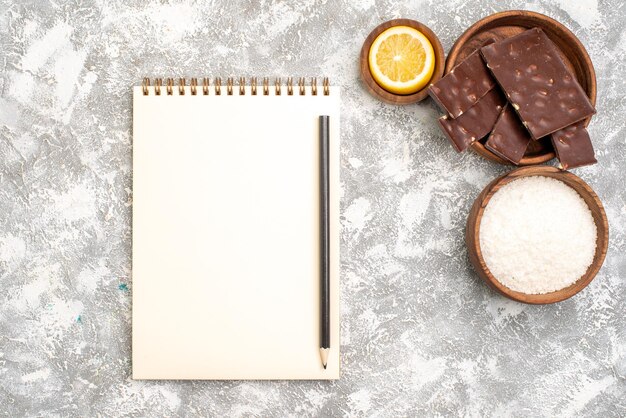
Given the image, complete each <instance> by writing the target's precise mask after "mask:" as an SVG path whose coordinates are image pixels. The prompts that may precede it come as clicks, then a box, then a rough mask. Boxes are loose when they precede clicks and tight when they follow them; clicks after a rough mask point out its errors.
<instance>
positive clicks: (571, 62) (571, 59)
mask: <svg viewBox="0 0 626 418" xmlns="http://www.w3.org/2000/svg"><path fill="white" fill-rule="evenodd" d="M533 27H537V28H541V29H542V30H543V31H544V32H545V33H546V35H548V37H549V38H550V39H551V40H552V42H554V43H555V45H556V46H557V47H558V49H559V51H560V53H561V58H563V62H564V63H565V65H567V67H568V68H569V69H570V71H571V72H572V74H574V75H575V76H576V78H577V79H578V82H579V83H580V85H581V86H582V88H583V90H585V92H586V93H587V96H589V99H590V100H591V103H592V104H593V105H594V106H595V104H596V94H597V85H596V72H595V70H594V68H593V63H592V62H591V59H590V58H589V54H587V50H586V49H585V47H584V46H583V44H582V43H581V42H580V40H578V38H577V37H576V36H575V35H574V34H573V33H572V32H571V31H570V30H569V29H567V28H566V27H565V26H563V25H562V24H561V23H559V22H557V21H556V20H554V19H552V18H550V17H548V16H545V15H542V14H540V13H536V12H528V11H522V10H509V11H506V12H500V13H495V14H493V15H491V16H487V17H486V18H484V19H481V20H479V21H478V22H476V23H474V24H473V25H472V26H470V27H469V29H467V30H466V31H465V32H464V33H463V35H461V36H460V37H459V38H458V39H457V40H456V42H455V43H454V45H453V46H452V49H451V50H450V53H449V54H448V59H447V61H446V68H445V71H444V74H448V73H449V72H450V71H451V70H452V68H454V67H455V66H456V65H457V64H459V63H460V62H461V61H463V60H464V59H465V58H466V57H467V56H468V55H469V54H471V53H472V52H474V51H476V50H477V49H478V48H480V47H481V46H483V45H484V43H485V42H487V41H489V40H491V39H492V40H495V41H496V42H497V41H500V40H502V39H505V38H509V37H511V36H514V35H517V34H518V33H521V32H523V31H525V30H527V29H530V28H533ZM590 120H591V117H589V118H587V120H586V125H588V124H589V121H590ZM586 125H585V126H586ZM472 149H473V150H474V151H475V152H477V153H478V154H480V155H482V156H483V157H485V158H487V159H488V160H491V161H495V162H498V163H500V164H511V163H510V162H508V161H506V160H504V159H502V158H500V157H498V156H497V155H495V154H494V153H492V152H491V151H489V150H488V149H487V148H485V146H484V145H483V144H482V143H480V142H478V141H476V142H474V144H472ZM554 157H555V153H554V149H553V148H552V144H551V143H550V140H549V138H544V139H543V140H541V141H539V142H536V141H533V142H531V147H529V149H528V150H527V151H526V154H525V155H524V157H523V158H522V160H521V161H520V165H535V164H541V163H545V162H546V161H549V160H551V159H552V158H554Z"/></svg>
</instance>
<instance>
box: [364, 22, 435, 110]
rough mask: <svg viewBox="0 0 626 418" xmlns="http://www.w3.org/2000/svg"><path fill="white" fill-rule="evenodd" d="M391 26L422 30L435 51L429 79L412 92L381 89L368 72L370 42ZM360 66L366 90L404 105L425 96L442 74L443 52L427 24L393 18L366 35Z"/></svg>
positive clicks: (388, 100) (389, 101) (393, 102)
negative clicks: (424, 84)
mask: <svg viewBox="0 0 626 418" xmlns="http://www.w3.org/2000/svg"><path fill="white" fill-rule="evenodd" d="M392 26H410V27H412V28H414V29H417V30H418V31H420V32H422V33H423V34H424V36H426V38H428V40H429V41H430V43H431V45H432V46H433V50H434V51H435V71H434V72H433V76H432V78H431V79H430V81H429V82H428V84H427V85H426V87H424V88H423V89H422V90H420V91H418V92H415V93H413V94H407V95H402V94H395V93H391V92H389V91H387V90H385V89H383V88H382V87H381V86H379V85H378V83H377V82H376V80H374V77H372V73H371V72H370V65H369V62H368V56H369V52H370V48H371V47H372V43H373V42H374V40H375V39H376V38H377V37H378V35H380V34H381V33H383V32H384V31H385V30H387V29H389V28H390V27H392ZM360 66H361V78H362V79H363V81H364V82H365V85H366V87H367V90H368V91H369V92H370V93H371V94H373V95H374V96H375V97H377V98H379V99H380V100H382V101H384V102H387V103H390V104H395V105H405V104H410V103H416V102H419V101H422V100H424V99H425V98H426V96H428V85H430V84H432V83H434V82H435V81H437V80H439V79H440V78H441V76H442V75H443V69H444V66H445V55H444V52H443V47H442V46H441V42H439V38H437V35H435V33H434V32H433V31H432V30H430V29H429V28H428V27H427V26H425V25H423V24H421V23H420V22H417V21H415V20H411V19H394V20H390V21H388V22H385V23H382V24H380V25H378V26H376V28H375V29H374V30H373V31H372V32H371V33H370V34H369V35H368V36H367V38H366V39H365V42H364V43H363V47H362V48H361V65H360Z"/></svg>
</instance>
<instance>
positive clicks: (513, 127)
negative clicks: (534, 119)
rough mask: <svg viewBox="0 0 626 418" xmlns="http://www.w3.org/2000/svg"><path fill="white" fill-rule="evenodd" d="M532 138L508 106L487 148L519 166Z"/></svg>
mask: <svg viewBox="0 0 626 418" xmlns="http://www.w3.org/2000/svg"><path fill="white" fill-rule="evenodd" d="M530 141H531V138H530V135H529V133H528V131H527V130H526V128H524V126H522V122H521V121H520V120H519V118H518V117H517V115H516V114H515V111H514V110H513V109H512V108H511V105H510V104H508V103H507V104H506V105H505V106H504V109H502V112H501V113H500V116H499V117H498V120H497V121H496V124H495V125H494V127H493V130H492V131H491V135H489V139H487V142H485V148H487V149H488V150H489V151H491V152H493V153H494V154H496V155H497V156H499V157H501V158H504V159H505V160H507V161H510V162H511V163H513V164H515V165H518V164H519V162H520V160H521V159H522V157H523V156H524V153H525V152H526V149H527V148H528V144H529V143H530Z"/></svg>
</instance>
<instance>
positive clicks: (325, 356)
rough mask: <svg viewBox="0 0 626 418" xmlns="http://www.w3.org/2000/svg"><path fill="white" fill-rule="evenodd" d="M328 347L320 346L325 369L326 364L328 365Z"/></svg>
mask: <svg viewBox="0 0 626 418" xmlns="http://www.w3.org/2000/svg"><path fill="white" fill-rule="evenodd" d="M328 351H329V349H328V348H320V357H321V359H322V366H324V369H326V366H327V365H328Z"/></svg>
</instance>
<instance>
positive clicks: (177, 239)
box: [132, 80, 340, 379]
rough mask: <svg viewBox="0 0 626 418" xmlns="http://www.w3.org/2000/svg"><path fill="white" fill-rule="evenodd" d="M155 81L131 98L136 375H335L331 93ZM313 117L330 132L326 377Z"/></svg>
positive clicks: (335, 124) (335, 192) (335, 136)
mask: <svg viewBox="0 0 626 418" xmlns="http://www.w3.org/2000/svg"><path fill="white" fill-rule="evenodd" d="M194 81H195V80H194ZM152 84H153V85H152V86H148V87H146V86H142V87H134V89H133V225H132V226H133V255H132V257H133V260H132V263H133V266H132V268H133V271H132V277H133V281H132V297H133V306H132V332H133V334H132V370H133V378H134V379H337V378H339V346H340V343H339V126H340V124H339V103H340V101H339V88H337V87H334V86H330V87H328V90H327V91H325V89H324V88H323V87H322V86H321V85H319V86H317V87H316V89H317V94H316V95H314V94H312V93H313V91H312V90H313V84H312V82H311V83H307V84H306V86H303V87H302V88H303V89H304V90H302V92H303V93H304V94H303V95H301V94H300V93H301V90H300V87H299V86H298V85H296V86H293V87H291V85H290V86H289V87H288V86H286V85H283V86H282V87H281V89H280V95H279V94H277V93H278V92H277V90H276V87H275V85H274V84H271V85H270V86H269V87H267V88H263V85H262V84H261V83H259V86H258V88H257V89H256V90H257V91H256V95H253V94H252V90H253V88H252V87H251V86H250V85H247V86H245V88H244V89H243V91H240V87H239V86H238V85H235V86H233V88H232V90H231V91H230V92H231V93H232V94H228V93H229V90H230V89H229V88H228V87H227V86H226V85H223V86H221V88H220V89H219V90H220V93H221V94H220V95H217V94H216V88H215V87H214V84H215V83H213V82H211V83H210V86H209V87H208V88H203V86H202V85H200V86H198V87H195V84H194V87H191V86H185V87H184V88H183V92H184V94H181V91H180V89H179V86H178V85H175V86H173V87H172V88H167V87H166V86H165V85H163V86H158V87H157V86H155V84H157V85H158V84H161V81H160V80H158V82H157V83H154V82H153V83H152ZM320 84H321V83H320ZM157 90H158V91H159V92H160V94H159V95H157V94H156V93H157ZM168 90H169V91H170V92H171V94H168ZM193 92H195V93H196V94H195V95H193V94H192V93H193ZM290 92H291V93H292V94H291V95H290V94H289V93H290ZM145 93H147V94H145ZM241 93H243V94H241ZM265 93H267V94H265ZM324 93H328V94H324ZM320 115H329V116H330V134H331V136H330V191H331V194H330V205H331V211H330V214H331V222H330V231H331V233H330V254H331V257H330V260H331V262H330V266H331V280H330V283H331V285H330V294H331V304H330V307H331V308H330V314H331V350H330V355H329V359H328V366H327V369H324V368H323V367H322V364H321V360H320V352H319V346H320V299H319V294H320V239H321V238H320V220H319V217H320V211H319V207H320V203H319V202H320V201H319V199H320V197H319V176H320V162H319V161H320V160H319V132H318V118H319V116H320Z"/></svg>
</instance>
